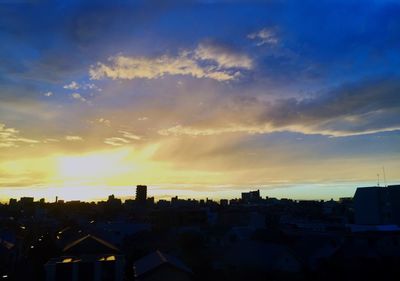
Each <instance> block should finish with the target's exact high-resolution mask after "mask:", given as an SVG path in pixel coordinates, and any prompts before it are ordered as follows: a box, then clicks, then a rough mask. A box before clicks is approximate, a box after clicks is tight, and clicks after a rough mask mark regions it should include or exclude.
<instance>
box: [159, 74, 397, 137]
mask: <svg viewBox="0 0 400 281" xmlns="http://www.w3.org/2000/svg"><path fill="white" fill-rule="evenodd" d="M399 91H400V83H399V82H398V81H396V80H390V79H387V80H379V81H368V82H366V81H363V82H360V83H359V84H352V85H345V86H343V87H341V88H338V89H335V90H332V91H330V92H328V93H325V94H323V95H321V96H318V97H314V98H303V99H296V98H288V99H279V100H275V101H262V100H259V99H257V98H236V99H233V100H231V101H230V102H229V103H228V104H229V105H227V106H226V107H224V108H223V110H224V112H220V113H218V114H217V116H222V117H219V118H215V116H214V115H215V114H214V115H213V116H210V117H209V119H208V120H202V121H201V123H192V124H186V125H182V124H180V125H176V126H173V127H170V128H166V129H161V130H159V131H158V133H159V134H160V135H164V136H166V135H174V136H177V135H188V136H209V135H219V134H226V133H246V134H266V133H272V132H282V131H289V132H299V133H303V134H320V135H326V136H333V137H344V136H355V135H365V134H372V133H379V132H388V131H395V130H400V117H399V116H400V115H399V112H400V102H399V99H398V92H399ZM227 111H228V112H231V115H230V117H229V118H227V117H226V112H227Z"/></svg>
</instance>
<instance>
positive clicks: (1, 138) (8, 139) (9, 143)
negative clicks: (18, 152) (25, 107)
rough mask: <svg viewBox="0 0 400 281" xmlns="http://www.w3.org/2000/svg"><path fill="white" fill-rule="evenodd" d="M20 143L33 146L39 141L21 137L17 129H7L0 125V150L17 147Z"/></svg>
mask: <svg viewBox="0 0 400 281" xmlns="http://www.w3.org/2000/svg"><path fill="white" fill-rule="evenodd" d="M22 143H25V144H35V143H39V141H37V140H34V139H28V138H24V137H21V136H20V132H19V131H18V130H17V129H14V128H8V127H6V125H5V124H2V123H0V148H10V147H19V145H20V144H22Z"/></svg>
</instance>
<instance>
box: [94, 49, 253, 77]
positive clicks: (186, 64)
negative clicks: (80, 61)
mask: <svg viewBox="0 0 400 281" xmlns="http://www.w3.org/2000/svg"><path fill="white" fill-rule="evenodd" d="M251 66H252V61H251V59H250V58H249V57H247V56H246V55H239V54H234V53H232V52H226V51H225V52H224V50H223V49H222V48H217V47H211V46H205V45H200V46H199V47H198V48H197V49H195V50H194V51H191V52H188V51H184V52H181V53H180V54H179V55H178V56H176V57H173V56H168V55H163V56H160V57H155V58H149V57H128V56H123V55H118V56H115V57H111V58H109V64H103V63H100V62H99V63H97V65H94V66H92V67H91V68H90V70H89V75H90V78H91V79H93V80H99V79H103V78H111V79H128V80H131V79H137V78H146V79H157V78H161V77H163V76H165V75H189V76H192V77H195V78H210V79H213V80H217V81H229V80H234V79H235V78H237V77H238V76H239V75H240V71H239V70H240V69H251Z"/></svg>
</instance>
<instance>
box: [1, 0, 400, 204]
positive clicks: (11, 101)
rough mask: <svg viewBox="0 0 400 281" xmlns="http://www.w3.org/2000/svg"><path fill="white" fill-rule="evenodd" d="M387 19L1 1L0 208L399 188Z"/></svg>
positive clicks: (395, 76) (339, 4)
mask: <svg viewBox="0 0 400 281" xmlns="http://www.w3.org/2000/svg"><path fill="white" fill-rule="evenodd" d="M399 13H400V4H399V3H397V2H396V1H390V0H380V1H378V0H368V1H362V3H361V2H360V1H335V2H332V1H301V3H300V2H299V1H274V0H272V1H205V0H204V1H200V0H199V1H187V2H182V1H163V2H162V3H161V2H159V1H116V2H115V1H114V2H113V3H112V4H111V3H109V1H98V2H97V1H96V4H93V3H92V4H90V3H81V1H68V3H66V2H65V1H51V2H48V1H23V0H22V1H17V3H12V1H0V15H1V16H0V26H1V30H2V32H1V33H0V42H1V47H0V50H1V52H0V202H6V201H8V199H9V198H18V197H21V196H34V197H35V198H41V197H43V198H46V200H53V199H54V198H55V197H56V196H59V197H60V198H64V199H66V200H76V199H81V200H86V201H90V200H99V199H101V198H106V197H107V196H108V195H109V194H115V195H116V196H119V197H124V196H132V195H130V194H133V189H132V190H131V189H130V188H133V187H134V186H135V185H136V184H139V183H143V184H146V185H148V186H149V195H150V196H155V197H159V198H163V197H167V196H169V194H171V196H173V195H178V196H180V197H183V198H205V197H210V198H234V197H235V196H237V194H240V192H241V191H243V190H251V189H254V188H256V189H260V190H261V192H262V194H263V195H264V196H271V197H278V198H284V197H285V198H292V199H328V200H329V199H331V198H334V199H338V198H340V197H348V196H353V195H354V192H355V189H356V188H357V187H360V186H373V185H377V183H378V182H380V184H381V185H385V184H396V183H398V182H400V161H399V155H400V98H399V92H400V70H399V67H398V66H399V63H400V48H399V46H400V38H399V36H398V34H399V32H400V19H399V17H398V14H399ZM383 166H384V169H385V172H383V168H382V167H383ZM378 174H379V175H380V176H377V175H378ZM384 174H385V179H384ZM378 177H380V178H379V179H378ZM385 181H387V182H385ZM207 194H208V195H207ZM204 195H206V196H204Z"/></svg>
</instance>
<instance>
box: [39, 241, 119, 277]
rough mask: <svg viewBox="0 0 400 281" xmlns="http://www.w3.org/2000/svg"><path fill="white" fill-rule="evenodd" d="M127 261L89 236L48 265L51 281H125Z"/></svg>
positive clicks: (101, 242) (64, 251)
mask: <svg viewBox="0 0 400 281" xmlns="http://www.w3.org/2000/svg"><path fill="white" fill-rule="evenodd" d="M124 266H125V259H124V257H123V256H122V255H121V254H120V250H119V249H118V248H116V247H115V246H113V245H111V244H110V243H108V242H106V241H104V240H102V239H100V238H98V237H95V236H92V235H87V236H84V237H82V238H80V239H78V240H75V241H73V242H72V243H70V244H69V245H67V246H66V247H65V248H64V249H63V256H61V257H58V258H53V259H51V260H50V261H48V262H47V263H46V265H45V269H46V280H47V281H53V280H55V281H62V280H65V281H81V280H82V281H102V280H110V281H122V280H123V277H124Z"/></svg>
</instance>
